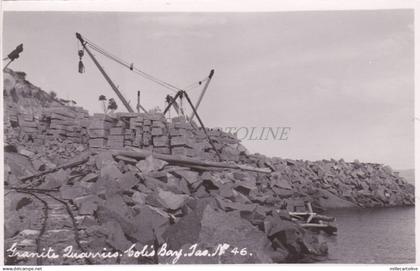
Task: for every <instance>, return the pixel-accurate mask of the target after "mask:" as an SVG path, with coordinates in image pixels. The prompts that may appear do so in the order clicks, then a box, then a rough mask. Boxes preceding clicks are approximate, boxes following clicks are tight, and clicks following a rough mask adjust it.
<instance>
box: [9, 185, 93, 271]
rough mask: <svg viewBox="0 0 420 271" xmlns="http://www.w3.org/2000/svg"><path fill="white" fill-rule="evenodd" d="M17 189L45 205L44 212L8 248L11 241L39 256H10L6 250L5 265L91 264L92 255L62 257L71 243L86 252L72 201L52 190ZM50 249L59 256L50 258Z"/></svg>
mask: <svg viewBox="0 0 420 271" xmlns="http://www.w3.org/2000/svg"><path fill="white" fill-rule="evenodd" d="M15 191H16V192H18V193H23V194H25V195H27V196H29V197H31V198H32V199H33V200H34V201H37V202H38V203H39V204H40V206H42V207H41V209H42V212H41V215H38V216H39V217H38V220H39V221H37V223H32V224H31V226H32V227H31V228H29V229H25V230H23V231H21V232H20V233H19V234H17V235H16V236H14V237H13V238H11V240H10V242H9V244H8V246H7V248H9V247H11V245H12V243H16V248H17V250H18V251H28V252H32V253H37V254H38V256H36V257H28V258H26V257H25V258H17V257H8V256H7V255H10V254H9V253H7V252H6V257H7V258H6V264H7V263H10V264H16V263H18V264H36V265H63V264H92V261H91V260H90V259H89V258H85V259H74V258H66V257H62V255H63V250H64V249H65V248H66V247H68V246H72V250H73V251H74V252H79V253H80V252H84V248H83V247H82V245H81V242H80V229H79V228H78V225H77V221H76V218H75V216H74V214H73V212H72V208H71V206H70V204H69V203H67V202H66V201H64V200H61V199H59V198H58V197H57V196H55V195H53V193H52V192H50V193H49V192H45V191H42V190H36V189H19V188H16V189H15ZM34 215H35V214H34ZM7 248H6V249H7ZM50 249H53V251H54V252H55V253H56V254H57V255H59V257H56V258H54V257H51V255H52V253H48V250H50ZM50 252H51V251H50ZM40 255H41V256H40Z"/></svg>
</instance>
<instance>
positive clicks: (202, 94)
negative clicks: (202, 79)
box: [190, 70, 214, 120]
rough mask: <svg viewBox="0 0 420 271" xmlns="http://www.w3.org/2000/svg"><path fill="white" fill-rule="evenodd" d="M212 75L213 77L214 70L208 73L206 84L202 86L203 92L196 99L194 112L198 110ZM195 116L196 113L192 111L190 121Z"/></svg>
mask: <svg viewBox="0 0 420 271" xmlns="http://www.w3.org/2000/svg"><path fill="white" fill-rule="evenodd" d="M213 75H214V70H211V71H210V74H209V77H208V79H207V82H206V84H205V85H204V88H203V90H202V91H201V93H200V97H198V100H197V103H196V104H195V109H196V110H197V109H198V107H199V106H200V103H201V100H202V99H203V97H204V94H205V93H206V91H207V88H208V87H209V84H210V81H211V79H212V78H213ZM195 115H196V112H195V111H193V112H192V113H191V116H190V120H192V119H193V118H194V116H195Z"/></svg>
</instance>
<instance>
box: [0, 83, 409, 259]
mask: <svg viewBox="0 0 420 271" xmlns="http://www.w3.org/2000/svg"><path fill="white" fill-rule="evenodd" d="M14 78H15V81H16V82H17V83H16V82H15V83H16V85H18V86H19V88H14V87H13V84H12V87H11V88H10V84H9V89H8V92H7V91H5V114H4V116H5V118H4V127H5V249H6V250H8V249H10V248H14V251H15V252H17V251H24V252H26V253H22V254H20V256H19V254H16V253H13V250H12V249H11V250H9V251H8V252H6V253H5V262H6V263H7V264H26V265H28V264H45V265H46V264H92V263H93V264H100V263H120V264H124V263H126V264H137V263H143V264H146V263H173V262H174V257H178V254H176V253H175V251H181V250H182V251H184V252H188V251H191V249H192V248H193V249H194V251H195V252H197V251H200V253H192V254H191V255H190V256H188V257H187V256H185V257H184V256H182V255H184V254H182V255H181V256H180V257H178V258H177V259H176V262H177V263H271V262H275V263H279V262H305V261H314V260H320V259H322V257H324V256H325V255H327V253H328V247H327V244H325V243H321V242H319V240H318V235H317V232H316V231H311V230H308V229H304V228H302V227H301V226H300V225H299V224H298V223H297V222H296V221H294V220H293V219H292V217H290V215H289V212H290V211H304V210H305V207H304V206H305V202H310V203H311V204H312V206H313V208H314V210H315V211H316V212H322V211H323V210H325V209H328V208H342V207H378V206H383V207H386V206H404V205H413V204H414V187H413V186H412V185H410V184H408V183H406V182H405V180H404V179H403V178H401V177H399V176H398V174H397V173H395V172H393V171H392V169H391V168H389V167H387V166H384V165H380V164H372V163H360V162H357V161H355V162H345V161H343V160H323V161H315V162H310V161H302V160H291V159H283V158H269V157H266V156H264V155H260V154H250V153H249V152H248V151H247V150H246V148H244V147H243V146H242V145H241V143H240V141H239V140H238V139H237V138H236V137H235V135H232V134H229V133H224V132H222V131H219V130H212V129H208V130H207V133H208V134H209V136H210V138H211V140H212V143H213V145H214V146H215V149H214V148H213V147H212V146H211V144H209V142H208V139H207V137H206V135H205V133H204V132H203V131H202V130H201V129H199V128H198V127H197V126H196V125H194V123H193V124H191V123H189V122H187V121H186V120H185V119H184V118H182V117H177V118H173V119H166V118H165V117H164V116H163V115H162V114H157V113H155V114H128V113H117V114H113V115H104V114H94V115H93V116H90V115H89V114H88V113H87V111H85V110H84V109H83V108H80V107H74V106H63V105H60V104H59V103H57V102H55V101H54V100H51V101H50V100H47V101H46V100H45V99H44V98H42V97H44V94H43V92H42V90H40V89H39V88H36V87H34V86H32V85H30V84H29V83H25V81H22V78H19V77H14ZM13 93H14V94H13ZM22 93H25V96H24V97H23V96H22ZM36 93H37V95H35V94H36ZM12 94H13V95H12ZM12 96H13V97H12ZM40 99H41V100H40ZM40 101H41V102H40ZM28 104H29V105H31V106H28ZM122 150H124V151H122ZM216 151H217V152H218V153H219V154H220V156H221V160H222V161H219V159H218V157H217V155H216ZM127 153H128V154H134V155H124V154H127ZM139 153H141V154H142V156H139V155H137V154H139ZM143 154H147V155H143ZM168 157H169V158H171V159H167V158H168ZM185 161H187V162H185ZM188 161H190V162H188ZM191 161H192V162H193V163H192V162H191ZM217 163H223V165H225V166H224V167H216V166H214V165H217ZM211 165H213V166H211ZM236 166H238V167H236ZM243 168H247V169H249V168H251V169H257V170H254V171H252V170H251V171H250V170H244V169H243ZM258 169H259V170H260V171H258ZM133 245H134V247H133ZM194 245H195V247H194ZM223 245H225V246H223ZM69 246H70V247H71V248H72V251H73V252H74V253H76V254H77V253H78V254H80V255H90V254H92V253H105V252H104V251H107V252H111V253H114V254H113V255H115V257H88V256H86V257H56V258H51V257H40V255H42V252H45V251H47V250H48V249H49V248H51V249H53V250H54V251H55V252H57V253H58V254H59V255H63V251H65V250H66V248H67V249H68V247H69ZM152 246H153V248H154V249H152ZM145 247H146V248H147V249H146V250H147V251H148V252H150V253H146V252H144V253H141V251H142V249H144V248H145ZM162 247H163V248H165V253H164V252H162V250H161V249H162ZM221 247H223V248H224V249H225V250H224V251H225V253H222V254H220V249H219V250H218V248H221ZM128 249H131V252H132V253H133V254H129V253H128V252H127V250H128ZM169 250H171V251H173V252H174V253H169ZM205 250H209V253H210V254H211V256H207V255H206V257H204V256H202V254H203V253H204V252H203V251H205ZM213 250H214V251H213ZM135 251H137V254H138V255H140V256H139V257H132V256H130V255H134V252H135ZM151 251H155V253H152V252H151ZM159 251H161V252H162V253H158V252H159ZM217 251H218V252H217ZM125 252H127V253H125ZM89 253H90V254H89ZM213 253H214V254H213ZM76 254H75V255H76ZM187 254H188V253H187ZM31 256H33V257H31Z"/></svg>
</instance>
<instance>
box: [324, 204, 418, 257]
mask: <svg viewBox="0 0 420 271" xmlns="http://www.w3.org/2000/svg"><path fill="white" fill-rule="evenodd" d="M328 215H331V216H334V217H336V219H337V226H338V232H337V236H335V237H325V238H324V239H325V241H327V242H328V247H329V257H328V258H329V259H328V260H327V261H326V262H330V263H384V264H397V263H413V262H415V225H414V221H415V217H414V216H415V213H414V207H410V208H380V209H347V210H345V209H342V210H331V211H328Z"/></svg>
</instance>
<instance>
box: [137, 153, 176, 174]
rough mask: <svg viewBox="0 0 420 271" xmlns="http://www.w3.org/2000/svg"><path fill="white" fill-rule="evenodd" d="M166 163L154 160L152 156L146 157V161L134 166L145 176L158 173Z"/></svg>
mask: <svg viewBox="0 0 420 271" xmlns="http://www.w3.org/2000/svg"><path fill="white" fill-rule="evenodd" d="M167 164H168V163H167V162H165V161H163V160H160V159H156V158H154V157H153V156H152V155H150V156H148V157H147V158H146V159H144V160H141V161H139V162H138V163H137V164H136V167H137V168H138V169H139V170H140V171H141V172H142V173H145V174H148V173H150V172H152V171H159V170H161V169H162V168H163V167H165V166H166V165H167Z"/></svg>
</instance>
